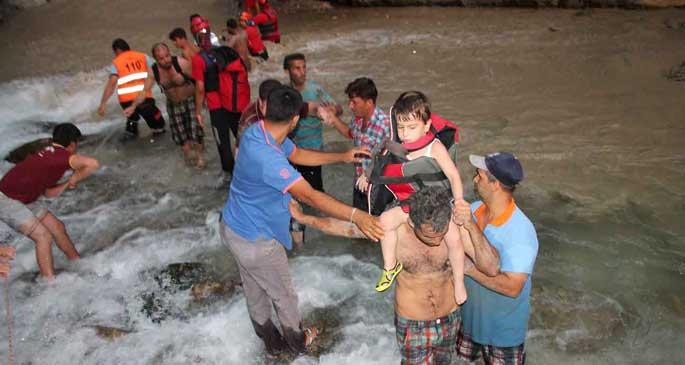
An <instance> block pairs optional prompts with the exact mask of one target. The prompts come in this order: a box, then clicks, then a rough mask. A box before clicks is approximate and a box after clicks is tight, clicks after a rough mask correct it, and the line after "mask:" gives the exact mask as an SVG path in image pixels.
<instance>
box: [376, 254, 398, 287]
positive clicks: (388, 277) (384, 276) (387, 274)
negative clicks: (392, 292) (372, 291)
mask: <svg viewBox="0 0 685 365" xmlns="http://www.w3.org/2000/svg"><path fill="white" fill-rule="evenodd" d="M400 271H402V263H401V262H399V261H398V262H397V264H395V267H393V268H392V269H390V270H385V269H383V272H382V273H381V277H380V278H378V282H377V283H376V291H377V292H379V293H380V292H384V291H386V290H388V289H390V287H391V286H392V283H393V282H394V281H395V278H396V277H397V274H399V273H400Z"/></svg>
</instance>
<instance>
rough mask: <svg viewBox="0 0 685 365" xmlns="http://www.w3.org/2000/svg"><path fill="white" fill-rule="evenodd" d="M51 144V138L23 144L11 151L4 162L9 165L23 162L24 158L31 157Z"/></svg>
mask: <svg viewBox="0 0 685 365" xmlns="http://www.w3.org/2000/svg"><path fill="white" fill-rule="evenodd" d="M51 143H52V138H41V139H37V140H35V141H31V142H29V143H25V144H23V145H21V146H19V147H17V148H15V149H13V150H12V151H10V153H9V154H8V155H7V156H6V157H5V161H7V162H11V163H19V162H21V161H24V159H25V158H26V157H28V156H29V155H32V154H34V153H36V152H38V151H40V150H42V149H43V148H45V147H47V146H49V145H50V144H51Z"/></svg>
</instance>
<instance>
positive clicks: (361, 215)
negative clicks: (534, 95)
mask: <svg viewBox="0 0 685 365" xmlns="http://www.w3.org/2000/svg"><path fill="white" fill-rule="evenodd" d="M352 223H354V224H355V225H356V226H357V228H359V230H360V231H362V233H364V234H365V235H366V237H368V238H369V239H371V240H372V241H375V242H378V241H380V239H381V238H383V228H381V224H380V222H379V221H378V217H374V216H372V215H371V214H368V213H366V212H363V211H361V210H359V209H357V210H355V211H354V212H353V213H352Z"/></svg>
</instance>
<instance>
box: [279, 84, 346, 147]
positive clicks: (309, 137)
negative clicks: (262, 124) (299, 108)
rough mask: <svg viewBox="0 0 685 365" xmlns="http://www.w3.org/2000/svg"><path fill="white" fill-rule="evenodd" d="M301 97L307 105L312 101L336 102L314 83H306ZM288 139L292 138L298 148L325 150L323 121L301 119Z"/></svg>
mask: <svg viewBox="0 0 685 365" xmlns="http://www.w3.org/2000/svg"><path fill="white" fill-rule="evenodd" d="M300 95H302V100H303V101H304V102H305V103H306V102H310V101H313V102H316V103H321V102H328V103H334V102H335V100H333V98H332V97H331V96H330V95H329V94H328V93H327V92H326V90H324V89H323V87H321V85H319V84H317V83H316V82H314V81H306V82H305V86H304V90H302V91H301V92H300ZM288 137H290V138H292V140H293V142H295V144H296V145H297V147H302V148H307V149H310V150H321V149H323V126H322V125H321V119H319V118H317V117H313V116H308V117H307V118H300V120H299V121H298V122H297V126H296V127H295V130H293V131H292V133H290V135H289V136H288Z"/></svg>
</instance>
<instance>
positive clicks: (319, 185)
mask: <svg viewBox="0 0 685 365" xmlns="http://www.w3.org/2000/svg"><path fill="white" fill-rule="evenodd" d="M293 166H294V167H295V170H297V171H299V172H300V174H302V177H304V179H305V180H307V182H308V183H309V185H311V186H312V187H313V188H314V189H316V190H318V191H320V192H323V178H322V177H321V166H302V165H295V164H293ZM290 231H291V232H304V231H305V226H304V225H303V224H300V223H299V222H297V221H296V220H294V219H291V220H290ZM303 239H304V237H303Z"/></svg>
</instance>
